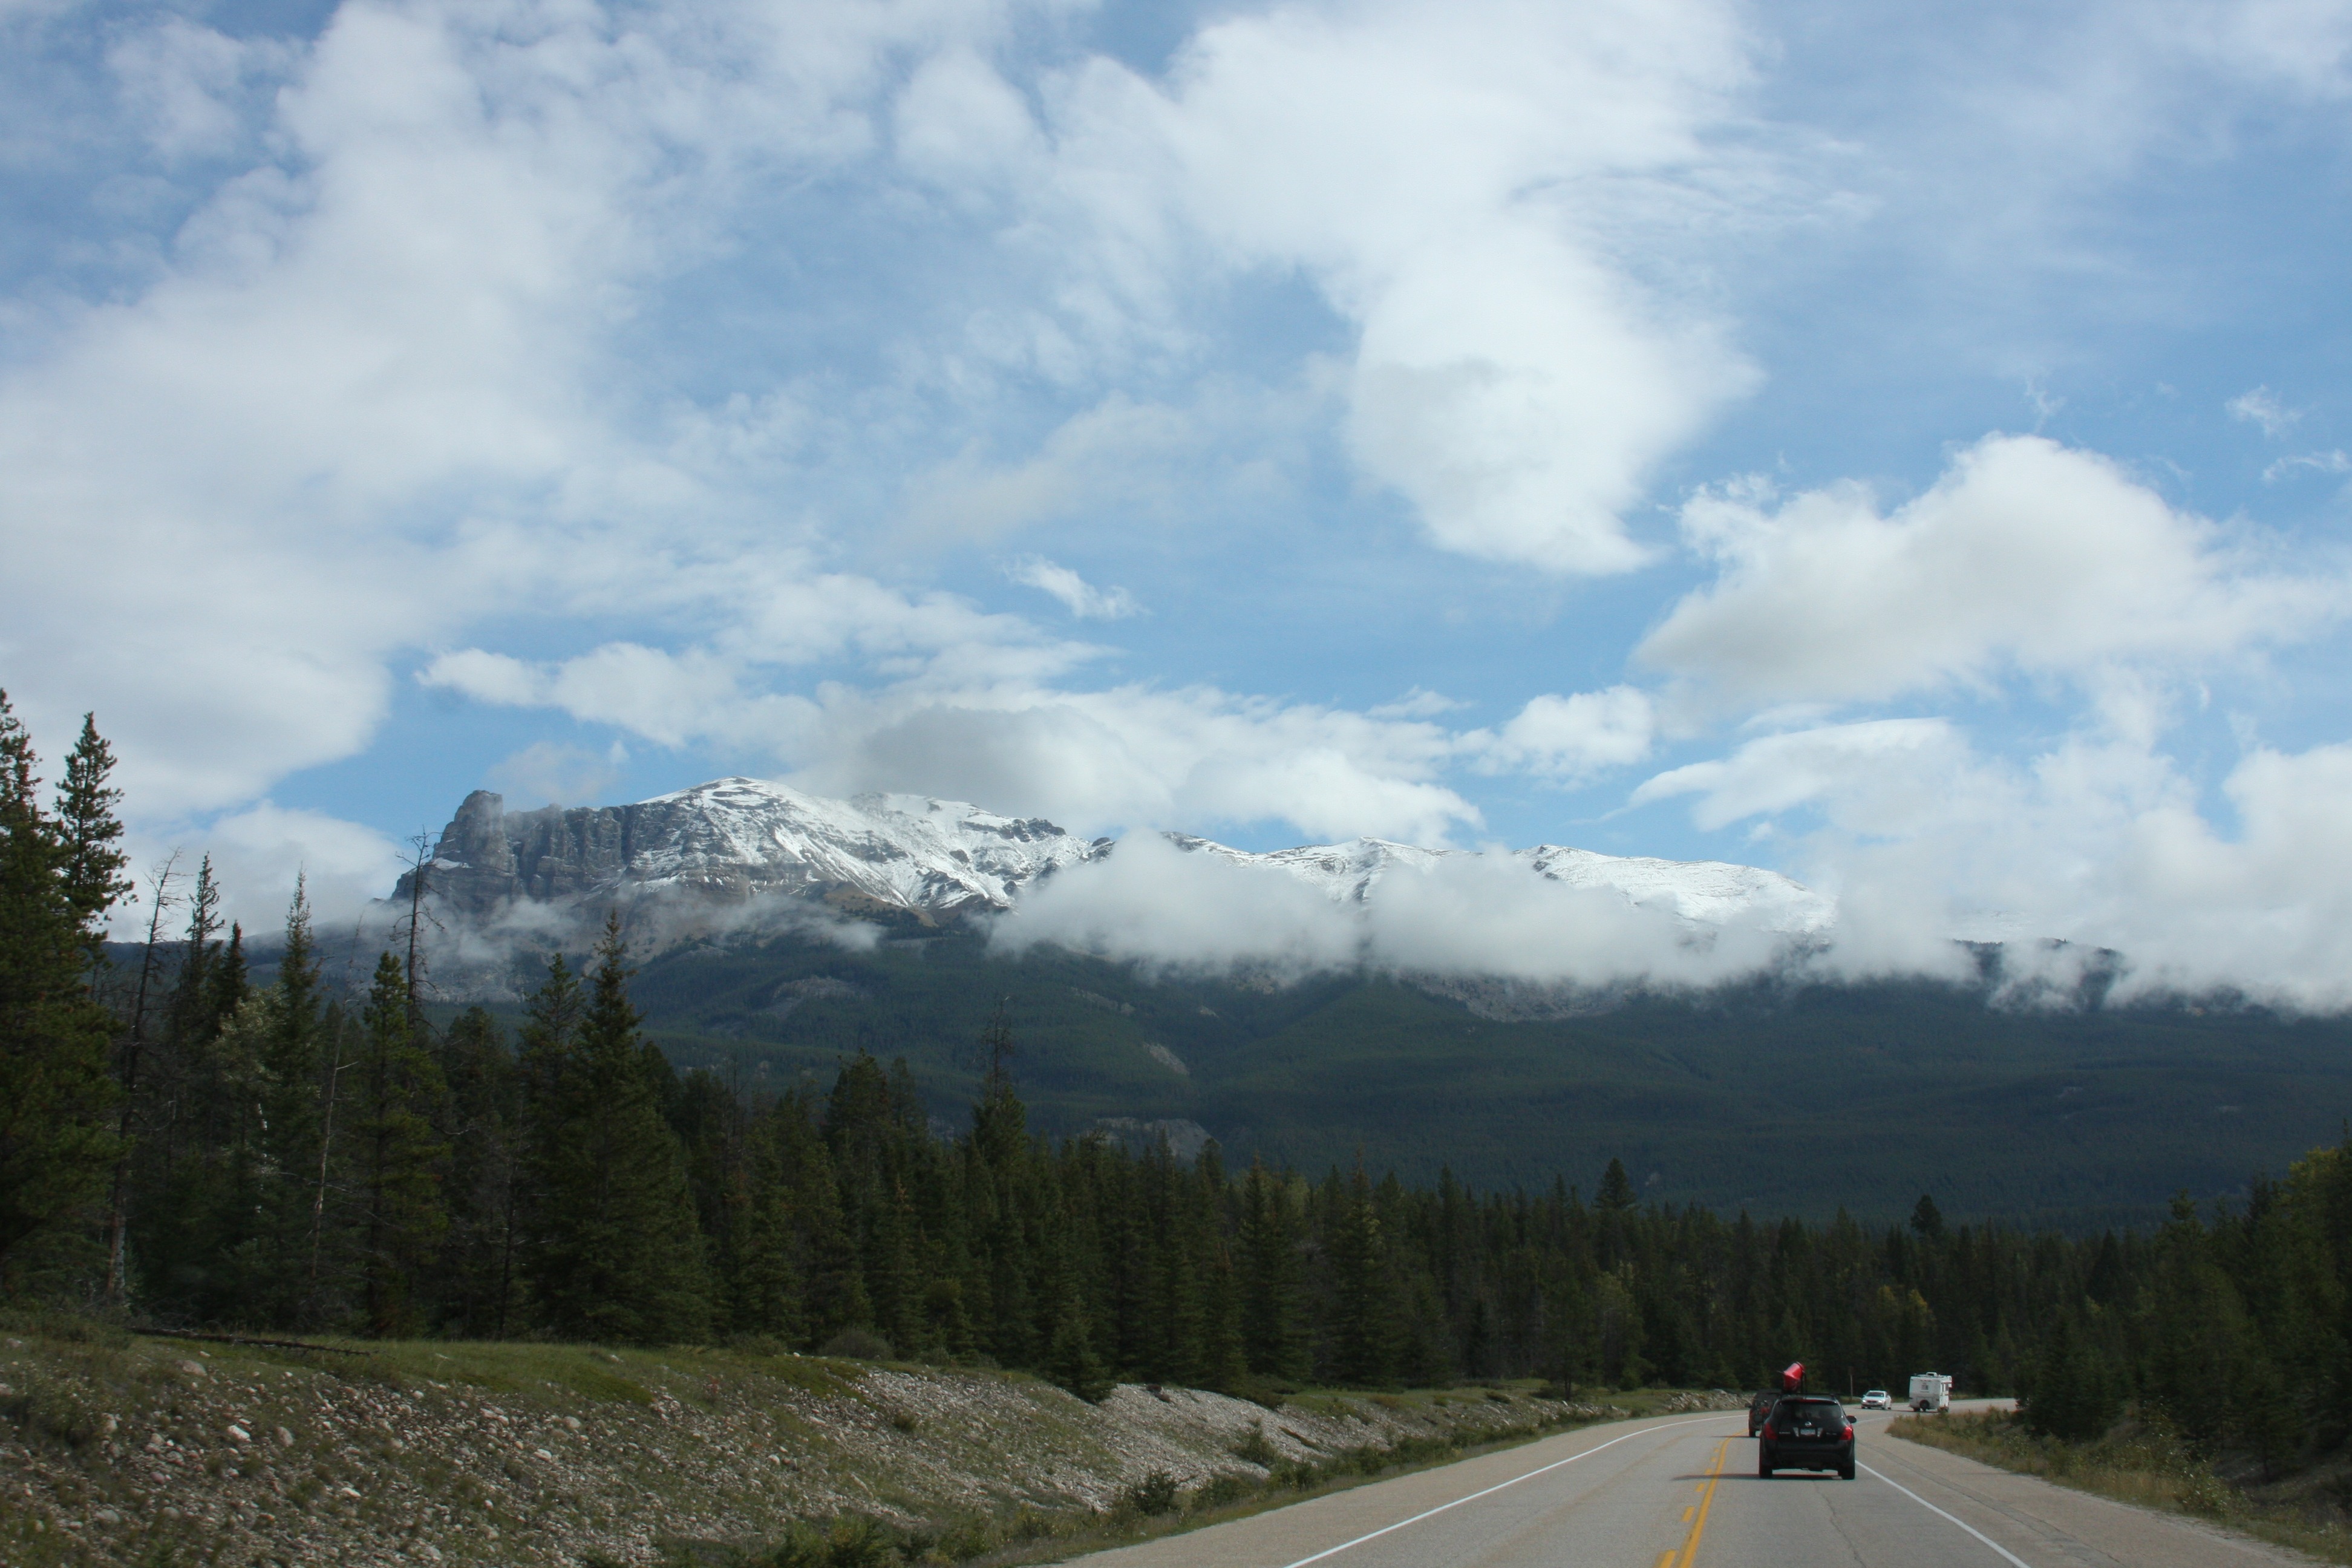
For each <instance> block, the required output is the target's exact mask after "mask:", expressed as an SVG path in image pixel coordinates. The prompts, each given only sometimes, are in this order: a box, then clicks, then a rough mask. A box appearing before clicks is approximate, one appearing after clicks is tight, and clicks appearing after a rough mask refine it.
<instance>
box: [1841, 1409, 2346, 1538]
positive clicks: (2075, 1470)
mask: <svg viewBox="0 0 2352 1568" xmlns="http://www.w3.org/2000/svg"><path fill="white" fill-rule="evenodd" d="M1887 1430H1888V1431H1889V1433H1890V1434H1891V1435H1893V1436H1898V1437H1907V1438H1909V1439H1911V1440H1912V1441H1913V1442H1915V1443H1925V1444H1927V1445H1929V1446H1931V1447H1937V1448H1944V1449H1948V1450H1949V1451H1950V1452H1952V1453H1955V1454H1959V1455H1963V1456H1965V1457H1966V1458H1971V1459H1976V1460H1979V1461H1980V1462H1981V1463H1984V1464H1988V1465H1995V1466H1998V1467H2000V1468H2002V1469H2005V1470H2014V1471H2017V1472H2019V1473H2021V1474H2024V1475H2030V1476H2040V1477H2042V1479H2045V1480H2050V1481H2054V1482H2056V1483H2057V1484H2058V1485H2060V1486H2067V1487H2074V1488H2076V1489H2079V1490H2082V1491H2087V1492H2095V1493H2097V1494H2098V1495H2099V1496H2101V1497H2108V1498H2113V1499H2115V1500H2117V1501H2118V1502H2128V1503H2137V1504H2138V1505H2139V1506H2141V1507H2143V1508H2153V1509H2158V1510H2163V1511H2165V1512H2168V1513H2183V1514H2190V1515H2194V1516H2196V1517H2197V1518H2200V1519H2204V1520H2209V1521H2212V1522H2213V1523H2216V1524H2220V1525H2223V1526H2227V1527H2228V1528H2231V1529H2233V1530H2241V1531H2245V1532H2246V1533H2247V1534H2249V1535H2254V1536H2259V1537H2261V1538H2262V1539H2263V1540H2265V1541H2269V1542H2275V1543H2276V1544H2278V1545H2281V1546H2288V1547H2293V1548H2294V1549H2295V1550H2297V1551H2301V1552H2310V1553H2311V1554H2312V1555H2313V1556H2315V1557H2318V1558H2321V1559H2324V1560H2325V1561H2327V1562H2330V1563H2352V1529H2347V1508H2346V1504H2347V1500H2352V1471H2347V1465H2346V1462H2345V1459H2344V1457H2343V1456H2340V1455H2339V1456H2337V1457H2336V1458H2334V1459H2332V1460H2330V1461H2329V1462H2326V1463H2324V1464H2321V1465H2316V1466H2313V1467H2310V1468H2305V1469H2301V1470H2298V1471H2296V1472H2294V1473H2293V1474H2290V1475H2287V1476H2284V1477H2278V1478H2268V1479H2266V1478H2264V1477H2263V1475H2262V1473H2261V1470H2260V1468H2259V1467H2258V1466H2256V1465H2254V1464H2253V1463H2252V1461H2250V1460H2246V1459H2243V1458H2242V1457H2241V1456H2236V1455H2231V1454H2223V1455H2221V1456H2220V1457H2219V1458H2218V1459H2217V1460H2212V1461H2209V1460H2207V1459H2204V1458H2200V1457H2198V1456H2197V1455H2196V1454H2195V1453H2193V1452H2192V1451H2191V1450H2190V1449H2189V1447H2187V1446H2186V1445H2185V1444H2183V1443H2182V1442H2181V1441H2180V1439H2179V1437H2178V1436H2174V1435H2173V1434H2172V1433H2171V1432H2169V1431H2168V1430H2167V1429H2165V1428H2164V1427H2163V1426H2161V1425H2160V1424H2143V1423H2142V1422H2140V1421H2139V1420H2137V1419H2136V1418H2128V1417H2127V1418H2126V1419H2125V1420H2123V1421H2120V1422H2118V1423H2116V1426H2114V1427H2113V1428H2112V1429H2111V1430H2110V1431H2109V1432H2108V1433H2107V1435H2106V1436H2105V1437H2102V1438H2100V1439H2099V1440H2098V1441H2096V1442H2094V1443H2074V1442H2067V1441H2064V1440H2063V1439H2060V1438H2056V1437H2042V1436H2035V1435H2034V1434H2032V1433H2031V1432H2028V1431H2027V1430H2026V1429H2025V1425H2024V1423H2023V1421H2022V1420H2021V1418H2020V1417H2019V1416H2017V1415H2013V1414H2011V1413H2009V1412H2006V1411H1984V1412H1981V1413H1979V1414H1975V1415H1948V1416H1941V1417H1937V1418H1932V1419H1931V1418H1927V1417H1923V1416H1916V1415H1906V1416H1904V1417H1901V1418H1899V1419H1898V1420H1896V1421H1895V1422H1894V1423H1893V1425H1892V1426H1889V1427H1888V1429H1887Z"/></svg>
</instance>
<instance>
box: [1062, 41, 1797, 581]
mask: <svg viewBox="0 0 2352 1568" xmlns="http://www.w3.org/2000/svg"><path fill="white" fill-rule="evenodd" d="M1747 80H1748V61H1747V40H1746V38H1745V37H1744V36H1743V35H1742V33H1741V30H1740V28H1739V26H1738V22H1737V21H1736V19H1735V17H1734V16H1733V13H1732V11H1731V9H1730V8H1729V7H1727V6H1724V5H1717V4H1713V3H1711V0H1681V3H1677V4H1670V5H1618V4H1614V3H1610V4H1603V5H1594V6H1585V7H1581V8H1580V9H1579V10H1577V11H1575V12H1573V13H1569V12H1562V11H1559V10H1558V9H1557V8H1555V7H1549V6H1544V5H1530V4H1523V3H1519V0H1493V3H1489V4H1483V5H1475V6H1472V7H1469V8H1466V9H1465V7H1463V6H1454V7H1450V8H1448V9H1447V10H1445V11H1444V12H1435V11H1432V10H1429V9H1428V8H1426V7H1423V6H1416V5H1402V4H1388V5H1363V6H1359V7H1351V8H1349V9H1347V10H1345V11H1334V10H1328V9H1323V8H1318V7H1311V6H1307V5H1278V6H1276V7H1275V8H1274V9H1272V10H1271V11H1269V12H1266V13H1265V14H1262V15H1257V16H1234V17H1228V18H1225V19H1223V20H1221V21H1219V22H1216V23H1214V24H1213V25H1211V26H1208V27H1205V28H1203V29H1202V31H1201V32H1200V33H1199V34H1198V35H1197V36H1196V37H1194V38H1193V39H1192V43H1191V44H1190V45H1189V46H1188V47H1187V48H1186V49H1185V50H1184V51H1183V53H1182V54H1181V57H1180V58H1179V60H1178V62H1177V64H1176V66H1175V68H1174V69H1173V70H1172V72H1171V78H1170V80H1169V81H1168V83H1167V84H1166V86H1165V87H1164V88H1163V87H1162V86H1160V85H1158V84H1153V83H1150V82H1147V81H1145V80H1144V79H1141V78H1139V77H1138V76H1135V75H1134V74H1132V73H1130V72H1128V71H1126V70H1124V69H1123V68H1117V67H1113V66H1111V65H1109V64H1108V63H1106V62H1102V61H1095V62H1091V63H1090V64H1089V65H1088V67H1087V68H1086V69H1084V70H1082V71H1079V72H1077V73H1076V74H1075V75H1074V76H1073V78H1072V79H1071V81H1070V83H1069V86H1068V88H1067V89H1066V92H1065V93H1064V94H1063V95H1061V96H1060V97H1059V98H1057V99H1056V100H1055V103H1054V111H1055V118H1054V128H1055V131H1056V132H1058V133H1059V144H1060V148H1061V163H1060V166H1059V167H1058V168H1057V170H1056V171H1055V176H1054V178H1055V181H1056V183H1057V184H1058V186H1059V187H1060V188H1061V189H1062V190H1063V191H1064V192H1066V194H1067V195H1068V196H1069V198H1070V199H1071V200H1072V201H1073V202H1074V203H1075V204H1076V206H1077V207H1078V209H1079V210H1080V211H1082V212H1085V213H1087V215H1088V216H1090V217H1091V219H1092V221H1093V222H1094V223H1095V224H1097V226H1099V228H1100V229H1101V230H1102V231H1103V232H1104V234H1105V235H1106V236H1107V237H1105V238H1103V239H1101V240H1100V241H1098V246H1099V250H1098V254H1099V256H1100V258H1102V263H1103V265H1104V266H1105V267H1107V268H1110V269H1111V270H1110V275H1109V279H1108V289H1110V291H1111V297H1112V298H1119V299H1128V300H1136V301H1139V302H1148V301H1150V300H1154V299H1156V298H1159V297H1160V295H1161V294H1162V292H1163V291H1162V289H1161V288H1160V286H1159V285H1157V284H1156V282H1155V281H1154V280H1153V277H1152V273H1153V271H1154V269H1156V268H1173V269H1178V270H1179V272H1180V275H1181V272H1182V271H1183V270H1189V269H1192V268H1196V267H1197V266H1198V264H1199V258H1201V257H1202V255H1203V254H1205V255H1206V257H1208V258H1212V259H1213V261H1215V262H1217V263H1219V264H1221V265H1222V266H1223V268H1228V269H1249V268H1260V269H1265V270H1268V271H1273V272H1277V273H1280V272H1288V271H1292V270H1294V269H1296V270H1299V271H1303V273H1304V274H1305V275H1306V276H1307V277H1308V278H1309V279H1313V280H1314V282H1315V283H1316V285H1317V287H1318V289H1319V290H1320V291H1321V293H1322V294H1323V296H1324V298H1325V299H1326V300H1328V303H1329V304H1330V306H1331V307H1332V309H1334V310H1337V311H1338V312H1339V314H1340V315H1341V316H1342V317H1344V318H1345V319H1346V320H1347V321H1349V323H1350V324H1351V325H1352V326H1353V327H1354V328H1355V330H1356V334H1357V345H1356V351H1355V354H1354V361H1353V365H1352V368H1351V370H1350V372H1349V384H1348V387H1349V390H1348V395H1349V440H1350V444H1351V448H1352V450H1353V452H1354V455H1355V457H1356V460H1357V461H1358V463H1359V464H1360V466H1361V467H1362V468H1364V470H1365V471H1366V472H1367V473H1368V474H1370V476H1371V477H1372V478H1374V479H1378V480H1380V481H1381V482H1382V483H1385V484H1388V485H1391V486H1394V487H1395V488H1396V489H1398V490H1400V491H1401V492H1402V494H1404V495H1405V497H1406V498H1407V499H1409V500H1411V501H1412V503H1413V504H1414V506H1415V507H1416V508H1417V509H1418V510H1419V511H1420V513H1421V515H1422V517H1423V520H1424V521H1425V522H1426V523H1427V525H1428V527H1429V530H1430V532H1431V534H1432V536H1433V538H1434V539H1435V541H1436V542H1438V543H1439V544H1440V545H1442V546H1444V548H1447V549H1450V550H1456V551H1461V552H1465V553H1468V554H1472V555H1477V556H1484V557H1487V558H1491V559H1496V560H1502V561H1512V562H1524V563H1533V564H1536V565H1538V566H1542V567H1545V568H1547V569H1550V570H1557V571H1564V572H1585V573H1612V572H1621V571H1623V570H1626V569H1628V568H1630V567H1632V566H1634V565H1636V564H1638V563H1640V562H1641V561H1643V559H1644V558H1645V554H1646V552H1645V551H1644V549H1643V547H1642V546H1641V545H1640V544H1638V543H1637V542H1635V541H1634V540H1633V539H1632V537H1631V536H1630V535H1629V534H1628V533H1627V532H1626V530H1625V528H1624V525H1623V522H1622V511H1623V510H1624V509H1625V508H1626V507H1627V506H1629V505H1630V504H1631V503H1632V502H1633V500H1636V499H1637V498H1638V496H1639V495H1640V493H1641V490H1642V488H1643V484H1644V482H1645V480H1646V477H1647V475H1648V472H1649V470H1650V468H1652V466H1653V465H1654V464H1655V463H1656V462H1657V461H1658V460H1659V459H1660V458H1663V457H1664V456H1665V455H1666V454H1667V453H1669V452H1671V451H1673V450H1674V449H1675V448H1676V447H1679V446H1680V445H1681V444H1682V443H1683V442H1685V440H1687V439H1688V438H1690V437H1691V436H1693V435H1694V434H1695V433H1696V431H1697V430H1698V429H1699V428H1700V427H1701V426H1702V425H1703V424H1704V423H1705V422H1706V419H1707V417H1708V416H1710V415H1711V414H1712V413H1713V412H1714V411H1715V410H1716V409H1717V407H1719V406H1720V405H1722V404H1723V403H1724V402H1725V401H1727V399H1730V398H1734V397H1737V396H1739V395H1742V394H1744V393H1745V392H1747V391H1748V389H1749V388H1750V387H1751V386H1752V385H1753V384H1754V382H1755V379H1756V377H1755V373H1754V371H1753V369H1752V367H1750V366H1749V365H1748V363H1747V362H1746V361H1745V360H1744V359H1743V358H1742V357H1741V356H1740V355H1739V354H1738V353H1737V352H1736V351H1734V350H1733V349H1731V348H1730V347H1729V346H1728V344H1727V341H1726V335H1725V333H1724V331H1723V329H1722V327H1721V325H1720V324H1719V323H1718V322H1717V321H1716V320H1715V319H1714V317H1713V316H1712V314H1711V313H1710V312H1709V311H1708V310H1706V309H1705V308H1704V307H1702V306H1700V305H1698V304H1696V303H1695V302H1694V299H1695V296H1692V297H1676V296H1675V295H1672V294H1670V293H1669V292H1668V291H1666V290H1664V289H1661V288H1659V287H1657V286H1656V285H1655V283H1654V282H1647V283H1645V282H1643V281H1639V280H1637V279H1635V278H1634V277H1633V275H1632V274H1631V273H1630V272H1629V271H1628V270H1626V269H1625V268H1622V267H1621V266H1619V265H1616V263H1615V257H1616V256H1617V255H1619V254H1621V253H1622V252H1623V251H1625V250H1639V249H1642V248H1643V247H1644V242H1647V243H1648V244H1650V245H1663V246H1666V247H1672V246H1673V245H1675V244H1677V243H1681V242H1682V237H1683V236H1684V235H1685V234H1686V233H1687V232H1688V231H1689V230H1690V229H1691V228H1692V227H1693V226H1695V225H1696V226H1704V223H1705V220H1704V219H1700V218H1697V217H1696V216H1695V215H1696V213H1697V212H1698V211H1700V210H1701V209H1703V208H1706V207H1709V206H1711V205H1712V204H1711V203H1710V202H1708V201H1706V200H1702V199H1699V198H1696V196H1694V195H1692V194H1691V193H1689V192H1688V191H1686V190H1685V188H1684V186H1683V185H1682V184H1680V183H1679V182H1681V181H1682V180H1683V179H1684V178H1685V175H1687V174H1688V172H1689V171H1690V170H1691V169H1692V168H1693V167H1694V166H1707V167H1719V166H1723V165H1726V164H1727V163H1733V162H1736V161H1737V160H1736V159H1735V158H1734V156H1733V155H1732V154H1731V153H1728V152H1727V151H1726V150H1725V149H1723V148H1721V147H1717V146H1711V145H1709V144H1707V140H1706V139H1707V137H1708V135H1709V134H1710V133H1711V132H1716V131H1718V130H1721V129H1723V128H1725V127H1727V125H1728V124H1729V123H1730V122H1731V121H1733V120H1734V119H1735V118H1736V117H1737V115H1738V107H1737V103H1738V94H1739V93H1740V91H1741V90H1742V89H1743V88H1744V86H1745V85H1746V83H1747ZM1155 190H1169V191H1172V192H1173V193H1174V195H1175V203H1174V205H1175V209H1176V210H1175V211H1174V212H1173V213H1171V212H1169V211H1168V210H1167V209H1166V208H1165V207H1162V206H1160V205H1153V203H1152V202H1151V200H1150V193H1152V192H1153V191H1155ZM1637 234H1638V235H1639V238H1638V239H1637V238H1636V237H1635V236H1636V235H1637Z"/></svg>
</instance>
